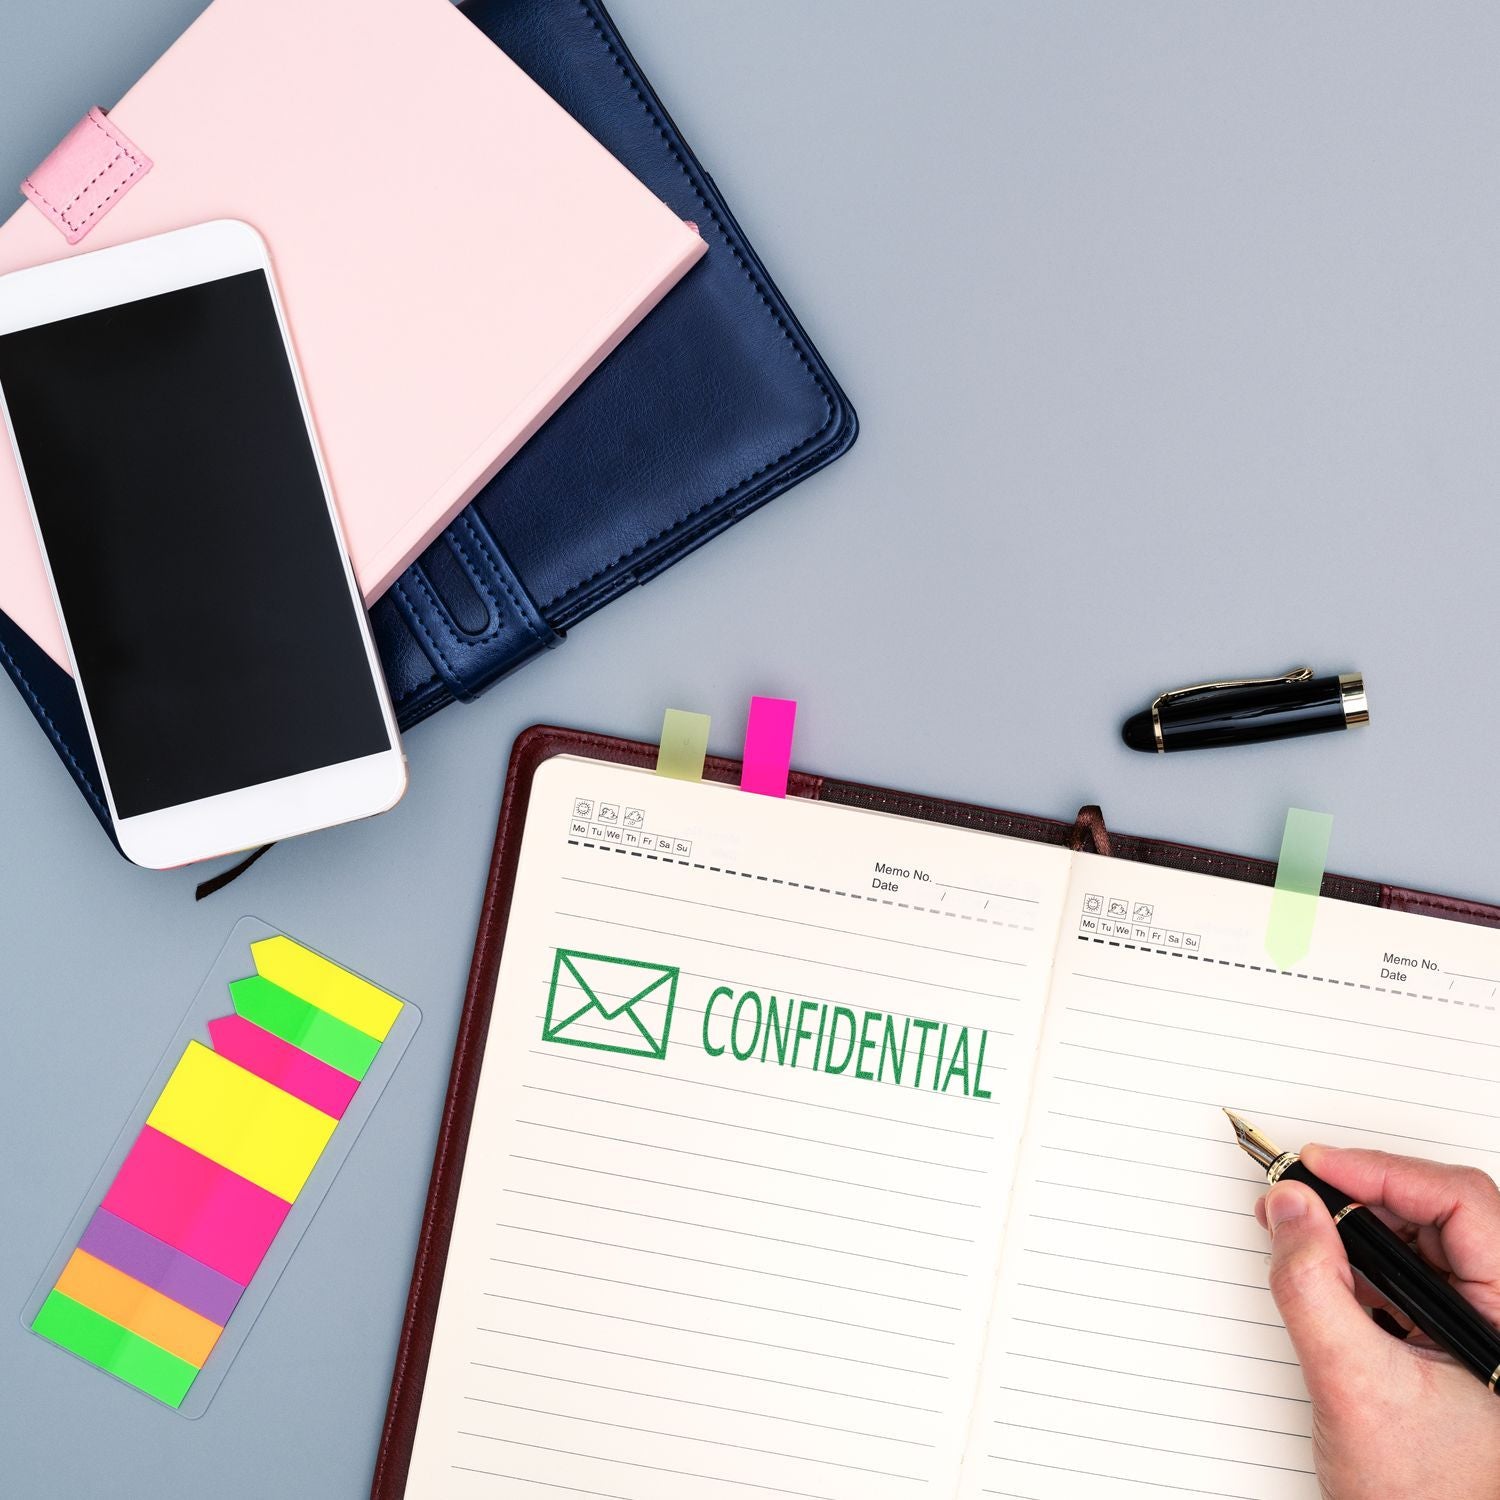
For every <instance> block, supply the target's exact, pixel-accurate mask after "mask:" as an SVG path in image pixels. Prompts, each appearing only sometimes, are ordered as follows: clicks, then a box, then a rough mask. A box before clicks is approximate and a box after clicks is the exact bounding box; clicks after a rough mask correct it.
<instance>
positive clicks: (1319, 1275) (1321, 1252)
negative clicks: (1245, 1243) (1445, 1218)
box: [1265, 1182, 1397, 1409]
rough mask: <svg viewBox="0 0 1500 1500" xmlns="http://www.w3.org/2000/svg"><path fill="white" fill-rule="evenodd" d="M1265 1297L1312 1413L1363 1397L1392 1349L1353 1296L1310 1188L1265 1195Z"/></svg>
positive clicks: (1293, 1186) (1337, 1245) (1350, 1278)
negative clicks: (1288, 1342)
mask: <svg viewBox="0 0 1500 1500" xmlns="http://www.w3.org/2000/svg"><path fill="white" fill-rule="evenodd" d="M1265 1215H1266V1227H1267V1228H1268V1229H1270V1231H1271V1295H1272V1296H1273V1297H1274V1298H1275V1299H1276V1306H1277V1308H1278V1310H1279V1311H1280V1313H1281V1317H1282V1321H1283V1322H1285V1324H1286V1331H1287V1332H1288V1333H1289V1334H1290V1335H1291V1337H1292V1344H1293V1347H1294V1348H1295V1349H1296V1351H1297V1358H1298V1359H1299V1360H1300V1361H1301V1362H1302V1374H1303V1378H1304V1379H1305V1380H1306V1381H1307V1389H1308V1394H1309V1395H1310V1396H1311V1397H1312V1398H1313V1403H1314V1404H1315V1405H1316V1406H1319V1407H1324V1408H1325V1409H1326V1408H1328V1407H1329V1406H1332V1407H1335V1408H1340V1407H1342V1406H1344V1404H1345V1402H1346V1400H1347V1399H1348V1398H1349V1397H1350V1396H1353V1395H1355V1394H1356V1392H1357V1390H1358V1389H1367V1388H1368V1382H1369V1381H1370V1380H1371V1378H1372V1376H1373V1377H1374V1378H1375V1379H1377V1380H1378V1379H1379V1378H1380V1377H1379V1374H1378V1372H1379V1370H1380V1369H1381V1367H1382V1366H1383V1365H1384V1363H1385V1361H1386V1360H1387V1359H1389V1358H1390V1352H1391V1350H1392V1349H1394V1348H1396V1347H1397V1345H1396V1344H1395V1343H1394V1341H1393V1340H1392V1339H1391V1338H1390V1337H1389V1336H1388V1335H1386V1334H1384V1333H1382V1332H1381V1331H1380V1330H1379V1329H1378V1328H1376V1326H1375V1325H1374V1323H1373V1322H1371V1321H1370V1318H1369V1317H1368V1316H1367V1315H1366V1313H1365V1311H1364V1309H1363V1308H1362V1307H1361V1306H1360V1304H1359V1302H1358V1300H1357V1299H1356V1297H1355V1295H1354V1272H1353V1271H1352V1270H1351V1269H1350V1267H1349V1257H1348V1256H1347V1255H1346V1254H1345V1252H1344V1244H1343V1241H1342V1240H1340V1239H1339V1232H1338V1230H1337V1229H1335V1228H1334V1225H1333V1220H1332V1218H1330V1217H1329V1214H1328V1210H1327V1209H1326V1208H1325V1207H1324V1206H1323V1204H1322V1202H1321V1201H1320V1200H1319V1198H1318V1197H1317V1195H1316V1194H1315V1193H1314V1192H1313V1191H1312V1189H1311V1188H1308V1187H1306V1186H1304V1185H1303V1184H1302V1183H1300V1182H1280V1183H1277V1184H1276V1186H1275V1187H1273V1188H1272V1189H1271V1191H1270V1192H1269V1193H1268V1194H1267V1195H1266V1200H1265Z"/></svg>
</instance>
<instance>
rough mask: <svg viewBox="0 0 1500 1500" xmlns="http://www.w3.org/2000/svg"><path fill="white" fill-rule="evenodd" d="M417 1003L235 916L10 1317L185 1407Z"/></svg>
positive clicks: (347, 1139)
mask: <svg viewBox="0 0 1500 1500" xmlns="http://www.w3.org/2000/svg"><path fill="white" fill-rule="evenodd" d="M418 1019H419V1017H418V1015H417V1012H416V1011H415V1009H413V1007H412V1006H411V1005H409V1004H407V1003H406V1002H404V1001H401V1000H398V999H396V998H395V997H394V996H393V995H390V994H388V993H387V992H386V991H385V990H383V989H381V988H379V987H378V986H376V985H374V984H371V983H370V982H369V981H368V980H366V979H362V978H360V977H359V976H358V975H356V974H354V973H353V972H352V971H350V970H349V969H346V968H344V967H342V966H341V965H339V964H336V963H334V962H332V961H331V960H329V959H327V958H324V957H323V956H322V955H321V954H318V953H316V952H314V951H313V950H312V949H311V948H308V947H305V946H304V945H303V944H301V943H298V942H296V941H294V940H293V939H292V938H290V937H288V936H286V935H285V934H284V933H278V932H276V931H275V930H274V929H273V928H269V927H267V926H266V925H265V924H264V923H261V922H256V921H253V920H251V919H248V918H247V919H246V920H245V921H243V922H241V923H239V925H238V926H237V927H236V928H235V931H234V934H233V935H232V936H231V938H230V941H229V943H228V944H227V945H226V947H225V949H224V951H223V953H222V954H221V955H220V957H219V960H218V963H217V964H216V965H215V968H214V972H213V973H212V974H211V975H210V976H209V979H208V981H207V982H206V983H205V985H204V986H203V989H202V990H201V991H200V992H199V995H198V998H197V1000H196V1001H195V1002H194V1004H193V1007H192V1009H191V1010H190V1011H189V1013H188V1016H187V1018H186V1020H185V1021H184V1022H183V1025H182V1027H181V1029H180V1030H179V1033H178V1036H177V1039H176V1040H175V1041H174V1043H173V1045H172V1046H171V1047H170V1048H169V1049H168V1052H167V1057H166V1060H165V1062H164V1063H163V1065H162V1068H161V1069H160V1070H158V1074H157V1076H156V1077H155V1078H154V1079H153V1080H152V1082H151V1083H150V1084H149V1085H148V1086H147V1089H146V1091H145V1093H144V1094H143V1096H142V1099H141V1102H140V1104H139V1105H138V1106H137V1108H136V1110H135V1112H134V1114H133V1116H132V1119H131V1121H130V1122H129V1123H128V1124H127V1126H126V1128H125V1130H124V1131H123V1132H122V1134H121V1136H120V1141H119V1144H118V1146H117V1149H116V1151H115V1152H114V1153H113V1154H112V1157H111V1159H110V1161H108V1162H107V1163H106V1164H105V1167H104V1168H103V1169H102V1170H101V1172H100V1173H99V1176H98V1177H97V1178H96V1180H95V1184H94V1187H93V1189H91V1191H90V1193H89V1195H88V1197H87V1198H86V1199H85V1201H84V1205H83V1207H82V1208H81V1209H80V1210H79V1213H78V1215H77V1217H76V1218H75V1220H74V1222H73V1225H72V1226H71V1227H70V1229H69V1232H68V1234H67V1235H66V1236H65V1237H64V1239H63V1242H62V1244H61V1245H60V1246H59V1249H58V1251H57V1254H56V1255H55V1256H54V1257H53V1260H52V1262H51V1264H50V1265H49V1266H48V1268H47V1271H46V1273H45V1274H44V1276H43V1278H42V1280H41V1281H40V1282H39V1283H38V1286H37V1289H36V1291H35V1292H34V1293H33V1294H32V1298H31V1300H30V1302H29V1303H28V1305H27V1307H26V1310H25V1312H24V1313H23V1319H24V1321H25V1323H26V1325H27V1326H28V1327H29V1328H31V1329H32V1330H33V1331H34V1332H36V1333H37V1334H39V1335H41V1337H42V1338H44V1339H47V1340H49V1341H50V1342H52V1343H54V1344H57V1345H59V1346H60V1347H61V1348H63V1349H66V1350H68V1351H69V1352H71V1353H72V1354H75V1355H77V1356H78V1357H79V1358H80V1359H83V1360H86V1361H87V1362H88V1363H89V1364H92V1365H96V1366H97V1367H98V1368H99V1369H101V1370H104V1371H106V1372H107V1373H109V1374H111V1375H113V1376H115V1377H116V1378H117V1379H119V1380H122V1381H124V1382H125V1383H126V1384H128V1385H132V1386H135V1387H136V1388H137V1389H139V1390H142V1391H144V1392H146V1394H147V1395H150V1396H154V1397H155V1398H156V1399H157V1400H158V1401H161V1402H163V1403H165V1404H166V1405H167V1406H170V1407H173V1408H175V1409H177V1410H179V1411H181V1412H183V1414H184V1415H188V1416H196V1415H198V1414H200V1413H201V1412H202V1410H203V1409H204V1408H205V1407H206V1406H207V1405H208V1401H209V1399H210V1397H211V1396H212V1394H213V1391H214V1390H215V1389H216V1388H217V1385H218V1383H219V1381H220V1380H221V1379H222V1378H223V1375H224V1372H225V1369H226V1368H227V1367H228V1364H229V1363H230V1361H231V1360H232V1358H233V1356H234V1353H235V1351H236V1350H237V1349H238V1347H239V1345H240V1344H241V1343H242V1342H243V1340H244V1336H245V1334H246V1333H247V1332H248V1331H249V1328H250V1325H251V1324H252V1323H253V1321H254V1318H255V1315H256V1313H257V1312H258V1311H259V1309H260V1306H261V1305H262V1304H263V1302H264V1301H265V1298H266V1296H267V1295H268V1294H269V1291H270V1288H271V1286H272V1285H273V1284H274V1282H275V1280H276V1278H277V1276H278V1275H279V1274H280V1272H281V1269H282V1267H283V1266H284V1265H285V1263H286V1261H287V1259H288V1257H289V1256H290V1255H291V1253H292V1251H293V1249H294V1248H295V1247H296V1243H297V1240H298V1239H299V1238H300V1236H301V1233H302V1230H303V1228H304V1227H305V1225H306V1223H307V1221H308V1220H309V1219H310V1218H311V1216H312V1213H313V1210H314V1209H315V1208H316V1207H317V1204H318V1201H319V1200H320V1199H321V1197H322V1195H323V1194H324V1193H325V1192H326V1191H327V1189H328V1185H329V1183H330V1181H331V1180H332V1178H333V1175H334V1173H335V1172H336V1171H337V1170H338V1167H339V1165H340V1163H341V1162H342V1160H343V1158H344V1157H345V1155H347V1153H348V1151H349V1148H350V1147H351V1146H352V1145H353V1142H354V1138H355V1136H356V1135H357V1134H358V1132H359V1129H360V1127H361V1125H362V1124H363V1123H364V1120H365V1118H366V1117H367V1116H368V1115H369V1112H370V1110H371V1108H372V1107H373V1106H374V1103H375V1100H376V1098H377V1097H378V1096H379V1093H380V1090H381V1089H382V1088H383V1087H384V1085H385V1082H386V1080H387V1079H388V1078H389V1076H390V1073H391V1071H392V1069H394V1067H395V1065H396V1062H397V1061H398V1059H399V1058H400V1055H401V1053H402V1052H403V1051H404V1050H405V1047H406V1045H407V1043H408V1042H409V1041H410V1039H411V1035H412V1033H413V1032H414V1031H415V1030H416V1026H417V1022H418Z"/></svg>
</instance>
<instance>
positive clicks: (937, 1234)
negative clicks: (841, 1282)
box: [507, 1151, 974, 1245]
mask: <svg viewBox="0 0 1500 1500" xmlns="http://www.w3.org/2000/svg"><path fill="white" fill-rule="evenodd" d="M507 1154H508V1155H509V1156H510V1158H511V1160H512V1161H527V1162H531V1163H532V1164H533V1165H534V1166H539V1167H560V1168H563V1169H565V1170H567V1171H570V1172H587V1173H589V1174H590V1175H592V1176H594V1177H612V1178H614V1179H616V1180H617V1181H620V1182H639V1183H643V1184H644V1185H646V1186H647V1187H664V1188H676V1189H677V1190H678V1191H680V1192H684V1193H694V1194H698V1195H701V1196H703V1197H705V1198H725V1199H728V1200H730V1201H732V1202H735V1203H753V1204H755V1205H756V1206H757V1207H758V1208H780V1209H784V1210H786V1211H787V1212H788V1213H797V1214H816V1215H817V1216H818V1217H819V1218H823V1219H838V1220H840V1221H841V1222H843V1223H845V1224H862V1225H864V1226H866V1227H867V1228H870V1229H890V1230H894V1231H895V1232H897V1233H900V1234H920V1235H925V1236H926V1237H927V1238H928V1239H934V1240H952V1241H954V1242H955V1243H957V1244H960V1245H972V1244H973V1243H974V1239H973V1237H972V1236H971V1235H964V1234H943V1233H942V1232H941V1231H939V1230H936V1229H922V1228H920V1227H919V1226H917V1225H915V1224H892V1223H889V1222H888V1221H886V1220H884V1219H861V1218H857V1217H856V1216H855V1215H853V1214H840V1213H835V1212H834V1211H833V1210H832V1209H828V1208H810V1207H807V1206H806V1205H804V1204H801V1203H781V1202H778V1201H777V1200H776V1199H774V1198H752V1197H750V1196H749V1195H747V1194H745V1193H726V1192H724V1191H722V1190H721V1189H719V1188H706V1187H699V1186H698V1185H697V1184H696V1183H691V1182H668V1181H666V1180H665V1179H663V1178H658V1177H637V1176H635V1175H633V1174H632V1173H630V1172H611V1171H609V1170H608V1169H606V1168H604V1167H589V1166H583V1165H581V1164H579V1163H578V1162H571V1161H548V1160H547V1159H546V1158H545V1157H541V1156H523V1155H522V1154H521V1153H520V1152H519V1151H511V1152H509V1153H507Z"/></svg>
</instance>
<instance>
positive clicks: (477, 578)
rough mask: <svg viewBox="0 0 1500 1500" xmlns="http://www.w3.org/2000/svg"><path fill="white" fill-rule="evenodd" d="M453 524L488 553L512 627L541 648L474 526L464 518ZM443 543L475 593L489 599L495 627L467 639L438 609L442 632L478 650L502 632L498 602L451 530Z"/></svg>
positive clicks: (542, 640)
mask: <svg viewBox="0 0 1500 1500" xmlns="http://www.w3.org/2000/svg"><path fill="white" fill-rule="evenodd" d="M457 524H459V525H463V526H467V527H468V529H469V534H470V535H471V536H472V537H473V538H474V544H475V546H476V547H477V548H480V549H482V550H484V551H486V552H489V553H490V557H491V560H492V561H493V563H494V565H495V577H496V581H497V582H498V583H499V585H500V587H501V588H502V589H503V590H504V591H505V597H506V598H507V599H509V600H510V605H511V609H512V610H513V611H514V613H515V617H516V624H517V625H519V626H520V627H521V629H523V630H524V631H525V632H526V633H527V635H529V636H530V637H531V639H532V641H533V642H534V643H536V644H537V645H542V644H544V643H545V637H544V636H543V635H542V634H541V632H540V631H538V630H537V628H536V627H535V626H534V625H533V624H532V623H531V619H530V614H529V611H528V610H527V609H526V606H525V605H524V604H523V603H522V602H521V600H520V599H519V598H518V597H517V595H516V591H515V590H514V589H513V588H512V587H511V584H510V582H509V580H508V579H507V578H506V577H505V566H504V564H503V563H502V562H501V561H500V559H499V558H498V557H496V556H495V555H494V553H493V551H491V549H489V548H487V547H485V544H484V537H483V535H482V534H481V533H480V532H479V530H478V529H477V528H476V527H475V526H474V523H473V522H472V521H471V520H470V519H469V517H468V516H465V515H461V516H459V518H458V522H457ZM443 540H444V541H446V542H448V543H450V544H451V545H452V546H453V547H454V549H455V550H456V551H457V552H458V555H459V561H460V562H461V563H462V564H463V568H464V572H465V573H466V574H467V575H468V577H469V581H470V582H471V583H472V584H473V585H474V586H475V588H477V589H479V590H480V591H481V593H483V594H486V595H488V596H489V600H490V603H491V605H492V606H493V609H494V615H495V624H494V625H493V626H492V627H491V628H490V629H489V630H487V631H486V632H485V633H484V634H483V635H469V634H467V633H466V632H463V631H461V630H459V629H458V627H457V625H456V624H455V623H454V622H453V620H452V618H451V616H450V615H449V612H448V611H447V610H446V609H442V608H440V609H439V618H440V619H441V621H442V625H443V628H444V629H445V630H446V631H447V632H448V634H449V635H451V636H452V637H453V639H454V640H455V641H457V642H458V643H459V644H460V645H475V646H482V645H484V644H486V643H487V642H489V641H492V640H494V639H495V637H496V636H497V635H499V634H500V633H501V632H502V631H503V630H504V629H505V627H506V625H507V623H508V622H507V621H506V619H505V616H504V611H503V610H502V609H501V608H500V601H499V600H498V599H497V598H496V597H495V594H494V591H493V590H492V589H491V588H490V586H489V584H488V583H487V581H486V580H485V578H484V576H483V575H482V574H481V573H480V571H479V565H478V563H476V562H475V561H474V559H473V558H472V557H470V556H469V553H468V549H467V548H465V546H464V544H463V541H462V540H461V539H460V538H459V537H458V536H457V535H456V534H455V532H454V529H453V528H452V527H450V528H449V529H448V530H447V531H446V532H444V533H443ZM429 592H430V591H429ZM434 603H436V600H434Z"/></svg>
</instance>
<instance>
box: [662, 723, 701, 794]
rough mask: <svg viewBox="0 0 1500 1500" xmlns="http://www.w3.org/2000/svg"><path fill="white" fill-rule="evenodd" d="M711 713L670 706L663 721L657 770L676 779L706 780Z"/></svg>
mask: <svg viewBox="0 0 1500 1500" xmlns="http://www.w3.org/2000/svg"><path fill="white" fill-rule="evenodd" d="M708 724H709V719H708V715H707V714H690V713H687V712H685V711H684V710H683V709H680V708H669V709H668V710H667V711H666V714H665V715H664V716H663V718H662V721H661V748H660V749H658V751H657V752H656V774H657V775H658V776H670V777H672V778H673V779H674V780H676V781H702V780H703V761H704V758H705V757H706V756H707V754H708Z"/></svg>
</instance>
